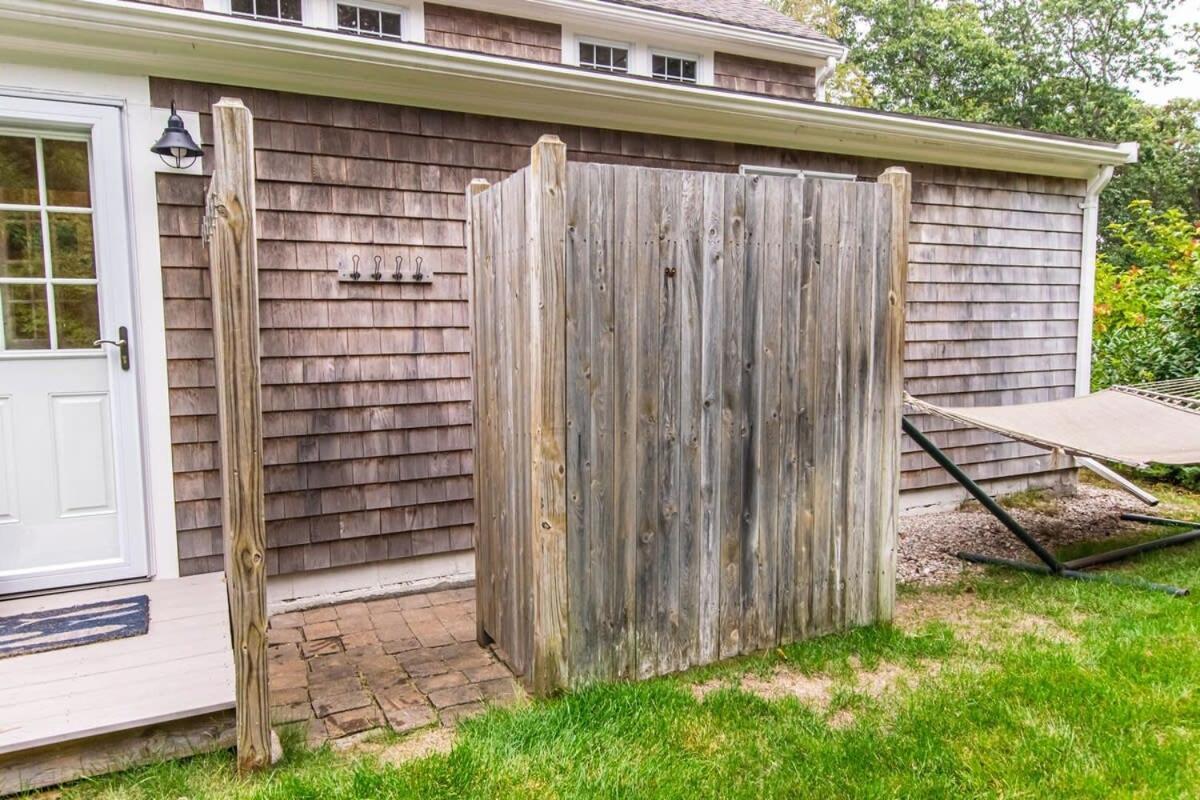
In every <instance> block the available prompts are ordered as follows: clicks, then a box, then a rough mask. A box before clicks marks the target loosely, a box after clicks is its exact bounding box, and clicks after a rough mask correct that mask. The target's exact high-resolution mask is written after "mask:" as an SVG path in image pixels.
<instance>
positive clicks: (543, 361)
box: [525, 136, 568, 696]
mask: <svg viewBox="0 0 1200 800" xmlns="http://www.w3.org/2000/svg"><path fill="white" fill-rule="evenodd" d="M566 183H567V148H566V145H564V144H563V143H562V141H560V140H559V138H558V137H557V136H543V137H542V138H540V139H538V141H537V144H535V145H534V146H533V153H532V160H531V162H530V167H529V185H528V197H527V213H528V217H527V219H526V225H525V230H526V236H527V237H528V240H527V241H528V264H529V309H530V320H529V356H530V358H529V364H530V375H529V379H530V390H531V414H530V416H531V419H530V432H531V434H532V435H531V437H530V438H531V447H532V448H533V451H532V455H533V459H532V465H533V481H532V484H533V491H532V495H533V526H532V527H533V530H532V531H530V535H531V536H532V544H533V547H532V551H533V575H532V581H533V637H532V638H533V653H532V654H531V658H530V675H529V680H530V683H531V685H532V688H533V691H534V692H535V693H536V694H538V695H542V696H544V695H547V694H550V693H551V692H554V691H555V690H557V689H561V688H564V687H565V686H566V685H567V680H568V673H567V644H568V643H567V591H568V586H567V487H566V470H567V465H566V458H567V409H566V395H565V392H564V388H563V387H564V386H565V384H566V324H567V323H566Z"/></svg>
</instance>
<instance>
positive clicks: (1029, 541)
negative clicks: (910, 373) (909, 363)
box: [901, 417, 1065, 575]
mask: <svg viewBox="0 0 1200 800" xmlns="http://www.w3.org/2000/svg"><path fill="white" fill-rule="evenodd" d="M901 424H902V427H903V428H904V432H905V433H907V434H908V435H909V436H911V437H912V439H913V441H914V442H916V443H917V444H918V445H920V447H921V449H922V450H924V451H925V452H926V453H928V454H929V455H930V457H931V458H933V460H934V461H936V462H937V463H938V464H939V465H940V466H941V468H942V469H944V470H946V472H948V473H950V477H952V478H954V480H956V481H958V482H959V483H960V484H961V485H962V487H963V488H964V489H966V490H967V491H968V492H970V493H971V496H972V497H974V498H975V499H976V500H978V501H979V502H980V503H982V504H983V507H984V508H986V509H987V510H988V511H990V512H991V514H992V516H993V517H995V518H996V519H998V520H1000V522H1001V523H1003V524H1004V527H1006V528H1008V529H1009V530H1010V531H1012V533H1013V535H1014V536H1016V537H1017V538H1018V539H1020V540H1021V542H1022V543H1023V544H1024V545H1025V546H1026V547H1028V548H1029V549H1030V550H1032V551H1033V553H1034V555H1036V556H1037V557H1038V558H1039V559H1041V561H1042V563H1044V564H1045V565H1046V567H1047V568H1048V569H1049V571H1050V572H1052V573H1054V574H1055V575H1061V574H1062V571H1063V569H1065V568H1064V567H1063V565H1062V563H1061V562H1060V561H1059V560H1058V559H1057V558H1055V557H1054V554H1053V553H1051V552H1050V551H1049V550H1047V549H1046V548H1045V547H1043V546H1042V544H1041V543H1040V542H1039V541H1038V540H1037V539H1034V538H1033V536H1031V535H1030V533H1029V531H1027V530H1025V529H1024V528H1023V527H1021V523H1019V522H1017V521H1016V520H1015V519H1013V518H1012V516H1011V515H1010V514H1009V513H1008V512H1007V511H1005V510H1004V509H1003V508H1002V507H1001V506H1000V504H999V503H997V502H996V501H995V500H993V499H992V498H991V495H989V494H988V493H987V492H985V491H984V490H983V489H982V488H981V487H980V486H979V484H977V483H976V482H975V481H973V480H971V479H970V478H969V477H968V476H967V474H966V473H965V472H963V471H962V470H961V469H960V468H959V466H958V464H955V463H954V462H953V461H951V460H950V457H949V456H948V455H946V454H945V453H943V452H942V451H941V450H940V449H939V448H938V446H937V445H936V444H934V443H933V442H931V441H929V439H927V438H926V437H925V434H923V433H921V432H920V431H919V430H917V426H916V425H913V424H912V423H911V422H909V421H908V417H903V418H901ZM1017 563H1020V562H1017Z"/></svg>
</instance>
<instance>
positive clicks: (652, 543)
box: [635, 170, 663, 677]
mask: <svg viewBox="0 0 1200 800" xmlns="http://www.w3.org/2000/svg"><path fill="white" fill-rule="evenodd" d="M637 198H638V199H637V203H638V218H637V226H638V227H637V250H638V252H637V261H636V271H637V292H636V302H637V312H636V313H637V348H638V352H639V354H640V355H639V358H638V361H637V410H638V416H637V438H636V445H635V469H636V470H637V504H636V513H637V526H636V528H635V529H636V530H637V532H638V546H637V590H636V592H637V612H636V613H637V674H638V676H639V677H647V676H650V675H653V674H655V671H656V670H657V669H658V659H659V654H660V652H661V650H660V647H661V645H660V641H659V639H660V637H659V633H660V632H659V622H660V619H659V595H658V587H659V582H660V581H661V580H662V575H661V571H660V567H661V563H660V559H659V555H658V554H659V551H660V549H661V542H660V540H661V538H662V537H661V523H662V521H661V519H660V509H659V503H660V502H661V500H660V497H659V488H660V483H659V482H660V472H659V459H660V451H661V447H660V446H659V419H660V415H661V412H660V407H659V403H660V402H661V393H660V392H661V389H660V386H659V380H660V377H659V374H660V370H661V365H662V359H661V357H660V355H659V352H658V350H659V347H660V346H661V344H662V342H661V337H662V333H661V331H662V322H661V317H660V314H661V310H662V309H661V303H660V299H659V294H660V291H661V288H662V283H663V275H662V265H661V264H660V262H659V255H660V252H659V239H658V237H659V230H660V224H661V220H660V218H659V216H660V213H661V208H662V186H661V180H660V173H659V172H658V171H651V170H640V171H638V173H637Z"/></svg>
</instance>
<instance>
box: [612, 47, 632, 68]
mask: <svg viewBox="0 0 1200 800" xmlns="http://www.w3.org/2000/svg"><path fill="white" fill-rule="evenodd" d="M612 54H613V59H612V64H613V67H614V68H615V69H617V70H619V71H621V72H624V71H625V70H627V69H629V51H628V50H622V49H621V48H619V47H614V48H612Z"/></svg>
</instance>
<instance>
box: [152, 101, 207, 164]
mask: <svg viewBox="0 0 1200 800" xmlns="http://www.w3.org/2000/svg"><path fill="white" fill-rule="evenodd" d="M150 152H151V153H156V154H157V155H158V157H159V158H161V159H162V160H163V163H164V164H166V165H167V166H168V167H174V168H175V169H187V168H188V167H190V166H191V165H192V164H195V163H196V159H197V158H199V157H200V156H201V155H203V153H204V151H203V150H201V149H200V147H199V146H198V145H197V144H196V140H195V139H193V138H192V135H191V134H190V133H188V129H187V128H186V127H185V126H184V124H183V118H182V117H180V116H179V114H177V113H176V112H175V101H174V100H172V101H171V116H169V117H168V118H167V127H166V128H164V129H163V132H162V136H160V137H159V138H158V141H157V142H155V143H154V146H153V147H151V148H150Z"/></svg>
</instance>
